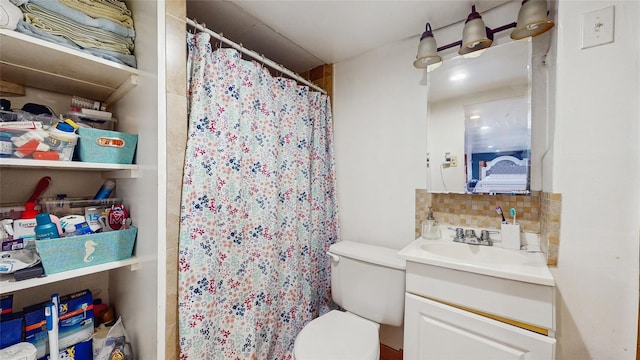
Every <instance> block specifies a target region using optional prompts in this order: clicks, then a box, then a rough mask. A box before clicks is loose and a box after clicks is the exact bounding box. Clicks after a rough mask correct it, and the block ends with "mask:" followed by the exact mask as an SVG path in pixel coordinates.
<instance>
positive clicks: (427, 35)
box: [413, 23, 442, 71]
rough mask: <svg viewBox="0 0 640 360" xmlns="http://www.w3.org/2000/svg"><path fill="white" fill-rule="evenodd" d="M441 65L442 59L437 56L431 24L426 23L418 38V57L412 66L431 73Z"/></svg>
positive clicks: (436, 46)
mask: <svg viewBox="0 0 640 360" xmlns="http://www.w3.org/2000/svg"><path fill="white" fill-rule="evenodd" d="M440 65H442V58H441V57H440V55H438V45H437V44H436V39H434V37H433V32H432V31H431V24H429V23H427V26H426V29H425V31H424V32H423V33H422V36H421V37H420V44H419V45H418V55H417V56H416V60H415V61H414V62H413V66H415V67H416V68H418V69H427V71H432V70H435V69H437V68H438V67H439V66H440Z"/></svg>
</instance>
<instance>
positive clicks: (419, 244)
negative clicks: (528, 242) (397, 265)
mask: <svg viewBox="0 0 640 360" xmlns="http://www.w3.org/2000/svg"><path fill="white" fill-rule="evenodd" d="M398 257H400V258H402V259H405V260H407V261H410V262H417V263H422V264H427V265H433V266H439V267H444V268H449V269H454V270H461V271H468V272H472V273H477V274H482V275H489V276H493V277H499V278H504V279H510V280H517V281H523V282H529V283H534V284H539V285H546V286H555V281H554V279H553V276H552V275H551V271H549V267H548V266H547V259H546V257H545V255H544V254H543V253H540V252H526V251H522V250H510V249H503V248H502V247H500V246H483V245H470V244H463V243H458V242H454V241H452V240H447V239H440V240H426V239H422V238H418V239H416V240H414V241H413V242H412V243H411V244H409V245H407V246H406V247H405V248H404V249H402V250H400V251H399V252H398Z"/></svg>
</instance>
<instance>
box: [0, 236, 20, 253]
mask: <svg viewBox="0 0 640 360" xmlns="http://www.w3.org/2000/svg"><path fill="white" fill-rule="evenodd" d="M22 249H24V241H23V240H22V239H7V240H3V241H2V251H14V250H22Z"/></svg>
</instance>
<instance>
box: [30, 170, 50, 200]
mask: <svg viewBox="0 0 640 360" xmlns="http://www.w3.org/2000/svg"><path fill="white" fill-rule="evenodd" d="M50 184H51V177H50V176H44V177H42V178H40V180H38V183H37V184H36V188H35V189H33V192H32V193H31V196H29V199H28V200H27V202H36V200H38V198H39V197H40V195H42V194H43V193H44V192H45V191H46V190H47V188H48V187H49V185H50Z"/></svg>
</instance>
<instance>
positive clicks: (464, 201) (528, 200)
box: [415, 189, 562, 266]
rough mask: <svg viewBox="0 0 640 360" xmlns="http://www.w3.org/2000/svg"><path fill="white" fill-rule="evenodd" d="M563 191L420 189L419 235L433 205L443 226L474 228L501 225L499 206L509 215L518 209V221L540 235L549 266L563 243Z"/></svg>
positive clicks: (417, 224)
mask: <svg viewBox="0 0 640 360" xmlns="http://www.w3.org/2000/svg"><path fill="white" fill-rule="evenodd" d="M561 205H562V198H561V195H560V194H554V193H545V192H533V193H532V194H531V195H530V196H522V195H482V194H477V195H476V194H473V195H470V194H437V193H429V192H427V191H426V190H424V189H416V222H415V235H416V237H418V236H420V224H421V223H422V221H423V220H425V219H426V218H427V214H428V212H429V206H431V207H432V209H433V214H434V217H435V219H436V221H438V223H439V224H441V225H452V226H456V227H457V226H461V227H472V228H478V229H479V228H485V229H487V228H493V229H496V228H499V227H500V222H501V217H500V215H498V213H497V212H496V206H500V207H502V209H503V211H504V212H505V217H506V218H510V216H509V209H511V208H515V209H516V211H517V214H516V221H517V222H518V223H520V224H521V226H522V230H523V231H525V232H530V233H536V234H540V243H541V244H540V245H541V247H542V250H543V251H544V252H545V253H546V254H547V262H548V264H549V265H554V266H555V265H557V263H558V246H559V243H560V209H561Z"/></svg>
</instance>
